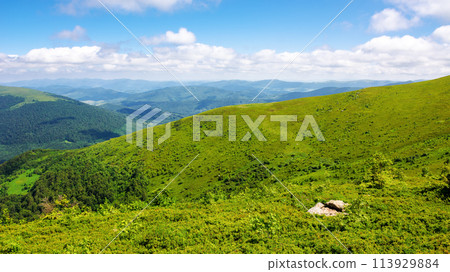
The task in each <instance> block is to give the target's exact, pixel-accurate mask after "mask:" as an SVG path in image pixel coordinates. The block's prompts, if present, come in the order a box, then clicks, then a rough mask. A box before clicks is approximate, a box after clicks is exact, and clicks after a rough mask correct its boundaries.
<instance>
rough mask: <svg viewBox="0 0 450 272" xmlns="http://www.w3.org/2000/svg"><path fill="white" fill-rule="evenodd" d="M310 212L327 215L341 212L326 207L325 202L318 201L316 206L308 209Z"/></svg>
mask: <svg viewBox="0 0 450 272" xmlns="http://www.w3.org/2000/svg"><path fill="white" fill-rule="evenodd" d="M308 212H309V213H310V214H316V215H325V216H335V215H338V214H339V212H338V211H336V210H333V209H330V208H328V207H326V206H325V205H324V204H323V203H320V202H319V203H317V204H316V205H315V206H314V207H312V208H311V209H309V210H308Z"/></svg>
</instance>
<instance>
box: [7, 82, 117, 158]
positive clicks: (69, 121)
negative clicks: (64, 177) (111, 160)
mask: <svg viewBox="0 0 450 272" xmlns="http://www.w3.org/2000/svg"><path fill="white" fill-rule="evenodd" d="M124 126H125V118H124V117H123V116H121V115H119V114H117V113H114V112H110V111H107V110H104V109H100V108H97V107H94V106H89V105H86V104H84V103H81V102H78V101H75V100H72V99H69V98H65V97H61V96H56V95H52V94H48V93H44V92H40V91H36V90H32V89H25V88H15V87H2V86H0V162H2V161H5V160H7V159H9V158H12V157H13V156H16V155H19V154H20V153H22V152H25V151H27V150H31V149H37V148H55V149H74V148H80V147H84V146H88V145H91V144H93V143H97V142H100V141H105V140H108V139H111V138H113V137H118V136H120V135H122V134H123V133H124Z"/></svg>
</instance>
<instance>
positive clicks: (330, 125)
mask: <svg viewBox="0 0 450 272" xmlns="http://www.w3.org/2000/svg"><path fill="white" fill-rule="evenodd" d="M449 96H450V77H444V78H441V79H436V80H432V81H426V82H420V83H413V84H407V85H398V86H387V87H376V88H367V89H362V90H358V91H354V92H349V93H343V94H336V95H331V96H323V97H311V98H305V99H296V100H291V101H285V102H278V103H270V104H252V105H240V106H229V107H224V108H219V109H215V110H211V111H209V112H206V113H204V114H213V115H224V137H205V135H203V136H202V139H201V141H200V142H193V140H192V137H193V136H192V120H193V119H192V117H188V118H185V119H182V120H180V121H176V122H174V123H173V124H172V128H173V129H172V137H171V138H170V139H168V140H167V141H166V142H164V143H163V144H161V145H159V146H156V148H155V150H154V151H153V152H150V151H147V150H146V149H142V148H138V147H136V146H135V145H131V144H128V143H127V142H126V141H125V138H124V137H120V138H115V139H112V140H110V141H107V142H103V143H100V144H97V145H94V146H90V147H87V148H83V149H79V150H71V151H34V152H29V153H25V154H23V155H21V156H18V157H16V158H14V159H12V160H10V161H8V162H7V163H5V164H3V165H2V166H0V180H3V184H4V185H3V190H0V195H2V197H1V198H0V207H1V208H2V210H3V219H2V220H3V222H4V223H3V224H4V226H2V227H0V228H1V231H0V237H1V239H0V241H1V242H0V252H4V253H8V252H11V253H27V252H33V253H38V252H45V253H63V252H66V253H98V252H99V251H100V250H101V249H102V248H103V247H104V246H105V245H106V244H107V243H108V242H109V241H110V240H111V239H112V238H113V237H114V236H115V235H116V234H117V233H118V231H120V230H121V229H122V227H124V226H126V225H127V223H128V222H129V221H130V220H131V219H132V218H133V217H134V216H135V215H136V214H137V213H138V211H139V210H140V208H142V207H144V206H145V202H148V201H150V200H151V199H152V198H153V197H154V196H155V195H156V194H157V192H159V190H161V189H162V188H164V187H165V186H166V184H167V183H168V182H169V181H170V180H172V179H173V178H174V177H175V176H176V175H177V174H178V173H179V171H181V169H182V168H183V167H184V166H185V165H187V164H188V163H189V162H190V161H191V160H192V159H193V158H194V157H195V156H196V155H198V154H199V156H198V157H197V159H196V160H195V161H193V162H192V164H191V165H190V166H189V167H188V168H187V169H186V170H185V171H184V172H183V173H182V174H181V175H180V176H179V177H178V178H177V179H176V180H175V181H174V182H173V183H172V184H171V185H170V186H169V187H168V190H167V191H165V192H164V193H163V194H162V195H161V196H160V197H159V198H157V200H156V201H155V202H154V203H153V204H152V206H151V207H150V208H149V209H148V210H146V211H145V212H144V213H143V214H142V215H141V216H140V218H139V219H138V220H137V221H136V222H135V223H133V225H132V226H131V227H130V228H129V229H127V230H126V231H125V232H124V233H122V234H121V235H120V237H119V238H118V239H117V240H116V241H114V243H112V244H111V246H110V247H109V248H108V249H107V250H106V252H110V253H112V252H114V253H138V252H139V253H346V250H345V249H344V248H343V247H341V246H340V245H339V244H338V243H337V242H336V240H334V239H333V237H331V236H330V234H329V233H327V232H326V231H325V230H324V229H323V227H322V226H321V225H320V224H319V223H318V222H317V221H315V220H314V218H313V217H312V216H310V215H309V214H308V213H306V212H305V210H304V208H303V207H302V206H301V205H300V204H299V203H298V202H296V201H295V199H293V198H292V197H291V196H290V194H289V193H288V192H287V191H286V190H285V189H284V188H283V187H282V186H281V185H280V184H279V183H278V182H277V181H276V180H275V179H274V177H272V176H271V175H270V174H269V173H268V171H267V170H266V169H265V168H264V167H262V166H261V165H260V164H259V163H258V161H256V160H255V158H254V156H256V157H257V158H259V159H260V160H261V161H262V162H263V163H264V165H265V166H267V167H268V169H270V171H272V172H273V173H274V174H275V175H276V176H277V177H278V178H279V180H281V181H282V182H283V183H284V184H285V185H286V186H287V187H288V188H289V190H290V191H292V193H294V194H295V195H296V196H297V197H298V198H299V199H300V200H301V201H302V202H303V204H304V205H305V206H306V207H308V208H310V207H312V206H314V205H315V204H316V203H317V202H319V201H320V202H326V201H328V200H330V199H339V200H343V201H345V202H347V203H350V204H351V206H350V207H349V208H348V209H347V211H346V212H347V215H341V216H337V217H327V218H320V220H322V221H323V222H324V224H325V225H326V226H327V227H328V228H329V229H330V230H331V231H332V232H333V233H334V234H335V235H336V236H337V237H338V238H339V239H340V240H341V241H342V243H343V244H345V245H346V246H347V247H348V248H349V249H350V250H351V251H352V252H354V253H448V249H449V246H450V235H449V226H450V224H449V223H450V219H449V218H450V216H449V215H450V205H449V198H448V196H449V189H448V178H450V176H449V157H450V156H449V155H450V147H449V136H450V126H449V121H450V110H449V109H450V108H449V106H448V105H449V100H450V99H449V98H450V97H449ZM229 115H237V139H238V140H237V141H234V142H229V141H228V129H227V128H228V122H227V120H228V116H229ZM241 115H249V116H250V117H251V118H252V120H255V119H256V117H257V116H258V115H267V116H269V115H298V116H299V119H300V121H299V122H297V123H294V122H292V123H289V128H290V129H289V133H288V141H286V142H281V141H280V140H279V137H280V136H279V131H280V127H279V123H277V122H270V121H269V117H266V119H265V120H264V121H263V122H262V124H261V126H260V130H261V132H262V133H263V134H264V136H265V137H266V138H267V141H266V142H260V141H257V140H256V139H255V137H254V136H252V138H251V139H250V140H249V141H240V139H241V138H242V137H243V136H244V135H245V134H246V133H247V131H248V128H247V126H246V124H245V122H244V121H243V119H242V118H241ZM305 115H313V116H314V118H315V120H316V121H317V123H318V125H319V127H320V129H321V131H322V133H323V135H324V137H325V139H326V141H325V142H320V141H317V140H316V139H315V138H306V139H305V140H303V141H301V142H296V141H294V138H295V136H296V133H297V131H298V129H299V127H300V125H301V121H302V120H303V117H304V116H305ZM203 129H214V124H212V123H204V124H203ZM163 130H164V126H159V127H156V128H155V135H162V134H163V132H164V131H163ZM144 138H146V137H145V135H144ZM36 176H39V177H38V178H37V177H36ZM24 177H28V178H29V180H24V179H23V178H24ZM33 182H34V183H33ZM18 183H21V184H27V185H26V186H27V187H26V189H25V192H26V193H25V194H23V195H18V194H14V193H13V192H16V190H17V189H14V188H15V187H14V186H17V184H18ZM11 187H12V188H13V189H10V188H11ZM0 188H1V187H0ZM38 216H39V219H37V220H34V221H32V222H28V223H25V221H26V220H30V219H36V218H37V217H38ZM19 220H22V221H21V223H20V222H19ZM12 237H18V238H12ZM44 242H45V243H46V244H47V245H48V246H47V247H46V248H45V249H44V248H42V246H40V245H41V244H42V243H44Z"/></svg>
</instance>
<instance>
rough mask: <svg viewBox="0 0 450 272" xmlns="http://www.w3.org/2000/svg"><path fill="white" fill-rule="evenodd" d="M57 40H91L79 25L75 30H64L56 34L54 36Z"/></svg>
mask: <svg viewBox="0 0 450 272" xmlns="http://www.w3.org/2000/svg"><path fill="white" fill-rule="evenodd" d="M53 38H55V39H59V40H71V41H86V40H89V37H88V35H87V33H86V29H84V28H82V27H81V26H79V25H77V26H75V28H74V29H73V30H63V31H61V32H58V33H56V35H54V36H53Z"/></svg>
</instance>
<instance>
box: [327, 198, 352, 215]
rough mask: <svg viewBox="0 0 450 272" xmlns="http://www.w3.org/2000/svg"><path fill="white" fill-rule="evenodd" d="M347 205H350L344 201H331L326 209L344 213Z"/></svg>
mask: <svg viewBox="0 0 450 272" xmlns="http://www.w3.org/2000/svg"><path fill="white" fill-rule="evenodd" d="M347 205H348V203H345V202H344V201H342V200H330V201H328V202H327V203H326V204H325V206H326V207H328V208H330V209H333V210H336V211H338V212H342V211H343V210H344V209H345V206H347Z"/></svg>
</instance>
